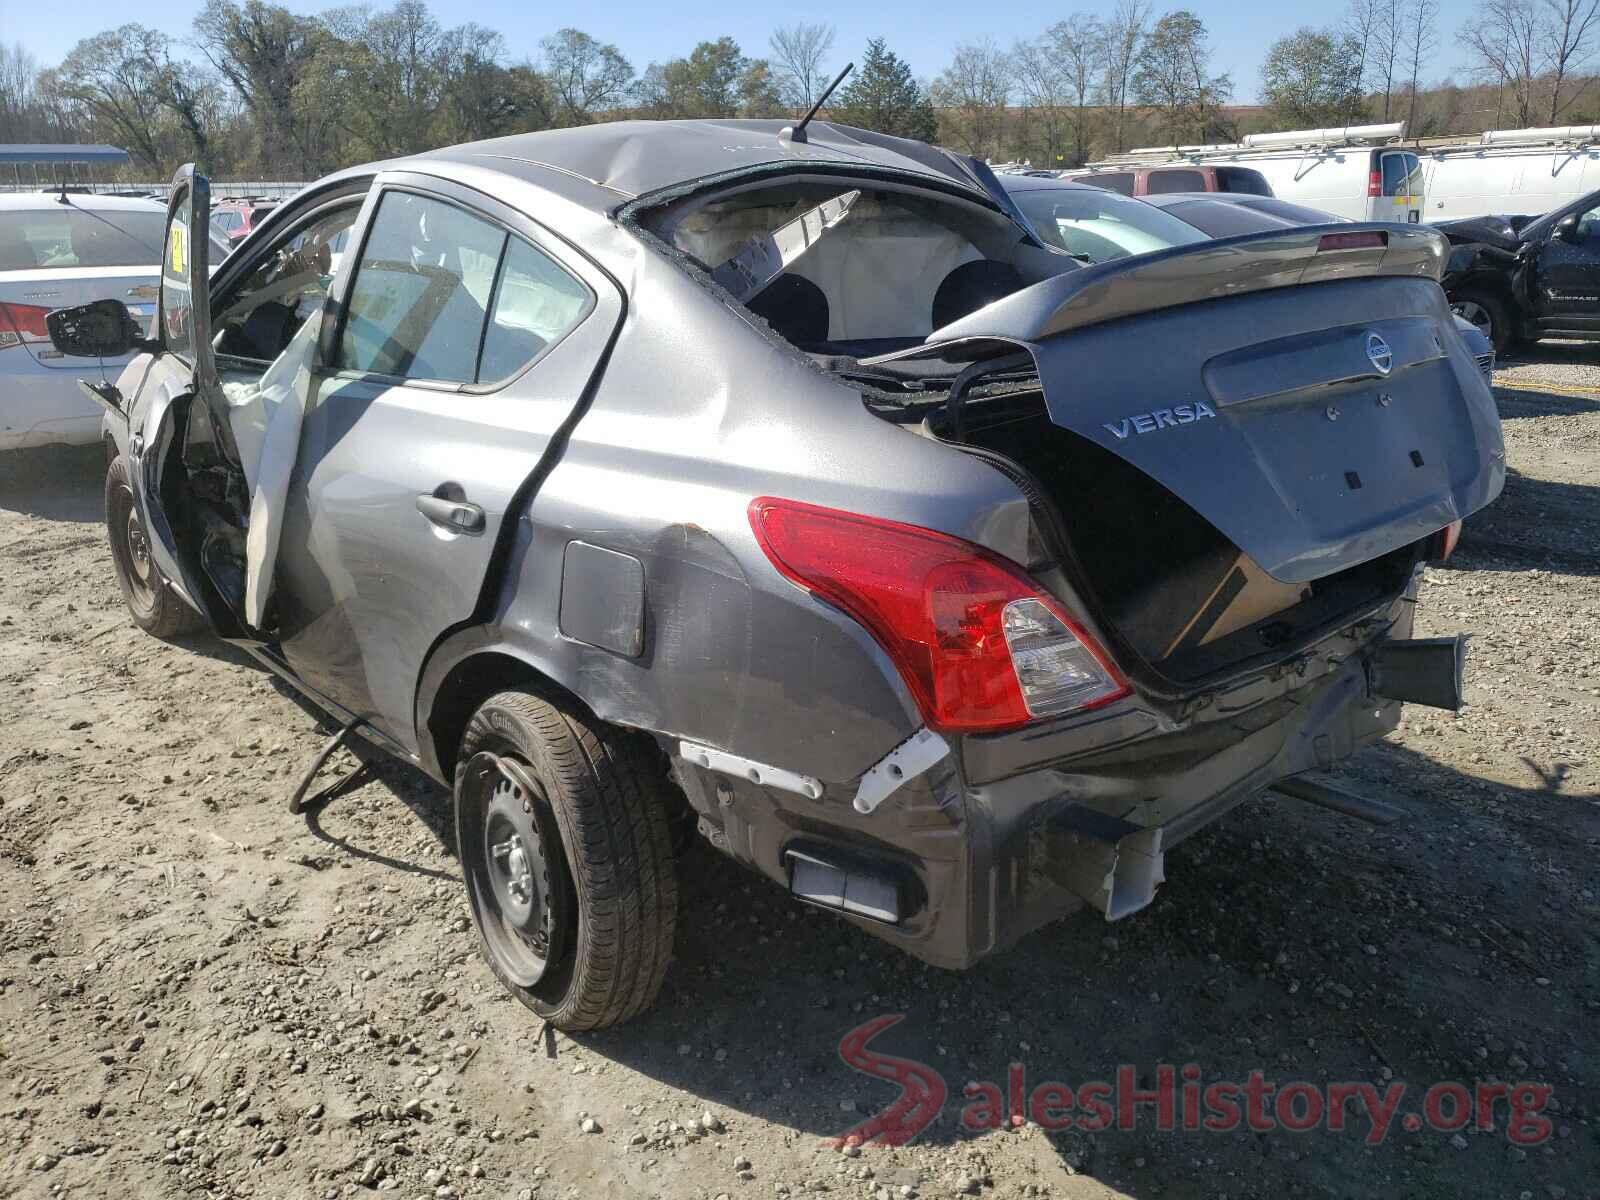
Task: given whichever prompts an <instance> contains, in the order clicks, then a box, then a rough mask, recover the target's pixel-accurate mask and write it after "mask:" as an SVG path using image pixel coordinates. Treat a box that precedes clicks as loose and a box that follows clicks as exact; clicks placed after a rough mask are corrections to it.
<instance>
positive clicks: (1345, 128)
mask: <svg viewBox="0 0 1600 1200" xmlns="http://www.w3.org/2000/svg"><path fill="white" fill-rule="evenodd" d="M1405 133H1406V123H1405V122H1404V121H1390V122H1387V123H1385V124H1382V125H1340V126H1334V127H1330V128H1327V129H1288V130H1283V131H1281V132H1275V133H1247V134H1245V136H1244V137H1243V138H1241V139H1240V140H1239V141H1237V142H1229V143H1222V144H1217V145H1208V146H1144V147H1141V148H1139V149H1137V150H1128V151H1125V152H1124V153H1122V154H1117V155H1111V156H1108V157H1106V158H1102V159H1100V160H1098V161H1097V162H1093V163H1090V164H1089V167H1090V169H1091V170H1093V169H1096V168H1103V167H1104V168H1109V167H1131V166H1149V165H1151V164H1152V163H1157V162H1176V161H1185V160H1187V161H1191V162H1192V161H1195V160H1198V159H1201V158H1208V157H1212V156H1214V155H1220V154H1227V155H1243V154H1250V153H1265V152H1267V151H1272V150H1312V149H1323V148H1332V147H1336V146H1373V145H1387V144H1389V143H1391V142H1398V141H1400V140H1401V139H1402V138H1404V137H1405Z"/></svg>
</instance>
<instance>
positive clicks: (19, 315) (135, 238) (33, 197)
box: [0, 192, 221, 451]
mask: <svg viewBox="0 0 1600 1200" xmlns="http://www.w3.org/2000/svg"><path fill="white" fill-rule="evenodd" d="M166 220H167V210H166V205H164V204H162V203H161V202H160V201H157V200H145V199H134V198H129V197H121V196H95V195H81V194H73V193H67V192H18V193H14V194H10V195H0V451H3V450H15V449H20V448H22V447H25V446H39V445H45V444H48V443H51V442H64V443H67V444H71V445H78V444H88V443H92V442H96V441H98V440H99V438H100V416H101V409H100V408H99V407H98V406H97V405H96V404H95V403H94V402H93V401H92V400H90V399H89V398H88V397H87V396H85V395H84V394H83V392H82V391H81V390H80V389H79V387H78V380H79V379H80V378H89V379H91V380H98V379H99V377H100V376H101V374H102V373H103V374H104V377H105V378H107V379H115V378H116V377H117V376H118V375H120V374H121V373H122V367H123V364H125V363H126V362H127V361H128V359H129V358H131V357H132V356H131V355H128V356H124V357H121V358H114V359H106V360H105V361H104V362H103V363H98V364H97V363H94V362H89V361H85V360H83V359H70V358H66V357H64V356H63V355H61V354H60V353H59V352H58V351H56V350H55V349H53V348H52V347H51V345H50V335H49V333H48V332H47V331H46V329H45V316H46V315H47V314H48V313H49V312H50V311H51V310H52V309H56V308H67V307H69V306H71V305H75V304H83V303H86V302H87V301H90V300H101V299H106V298H112V299H116V300H120V301H122V302H123V303H124V304H126V305H127V306H128V308H129V310H130V311H131V312H132V313H133V314H134V316H135V317H136V318H138V319H139V320H140V321H142V322H144V323H145V324H146V326H147V327H148V321H149V318H150V317H151V316H152V315H153V314H154V312H155V304H156V292H157V284H158V283H159V281H160V277H161V248H162V246H161V239H162V237H163V235H164V231H165V228H166ZM220 258H221V252H219V251H218V250H216V249H213V251H212V260H213V261H214V262H215V261H217V260H219V259H220Z"/></svg>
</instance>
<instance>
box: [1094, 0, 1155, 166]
mask: <svg viewBox="0 0 1600 1200" xmlns="http://www.w3.org/2000/svg"><path fill="white" fill-rule="evenodd" d="M1149 19H1150V3H1149V0H1117V7H1116V11H1114V12H1113V13H1112V14H1111V19H1110V21H1109V22H1108V23H1107V25H1106V30H1105V33H1106V56H1105V71H1106V81H1105V104H1106V107H1107V108H1109V109H1110V110H1111V144H1112V147H1113V148H1114V149H1115V150H1116V151H1117V152H1118V153H1121V152H1122V151H1123V150H1126V149H1127V144H1126V142H1125V138H1126V137H1127V112H1128V93H1129V90H1130V89H1131V88H1132V86H1133V72H1134V67H1135V65H1136V64H1137V63H1138V61H1139V51H1140V44H1141V42H1142V41H1143V40H1144V32H1145V23H1146V22H1147V21H1149Z"/></svg>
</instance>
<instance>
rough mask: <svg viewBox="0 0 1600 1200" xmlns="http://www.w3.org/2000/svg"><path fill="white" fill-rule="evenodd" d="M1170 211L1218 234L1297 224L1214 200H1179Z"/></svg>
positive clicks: (1194, 224)
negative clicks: (1183, 201)
mask: <svg viewBox="0 0 1600 1200" xmlns="http://www.w3.org/2000/svg"><path fill="white" fill-rule="evenodd" d="M1166 211H1167V212H1169V213H1171V214H1172V215H1173V216H1175V217H1179V218H1181V219H1182V220H1185V221H1187V222H1189V224H1191V225H1193V226H1194V227H1195V228H1197V229H1200V230H1202V231H1203V232H1205V233H1208V234H1210V235H1211V236H1212V237H1214V238H1227V237H1240V236H1242V235H1244V234H1247V233H1265V232H1266V231H1268V230H1270V229H1283V228H1286V227H1289V226H1292V225H1294V224H1297V222H1292V221H1285V220H1283V219H1282V218H1279V217H1274V216H1270V215H1268V214H1267V213H1262V212H1256V211H1254V210H1252V209H1249V208H1245V207H1244V206H1243V205H1241V204H1219V203H1217V202H1216V201H1213V200H1194V201H1186V202H1185V203H1183V204H1175V205H1173V206H1172V207H1170V208H1168V209H1167V210H1166Z"/></svg>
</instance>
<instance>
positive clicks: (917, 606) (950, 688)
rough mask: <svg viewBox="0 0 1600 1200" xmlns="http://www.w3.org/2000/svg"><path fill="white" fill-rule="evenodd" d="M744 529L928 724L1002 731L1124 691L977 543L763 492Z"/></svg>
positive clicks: (1031, 588)
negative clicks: (855, 629)
mask: <svg viewBox="0 0 1600 1200" xmlns="http://www.w3.org/2000/svg"><path fill="white" fill-rule="evenodd" d="M750 525H751V528H752V529H754V531H755V535H756V540H757V541H758V542H760V544H761V548H762V550H763V551H764V552H765V553H766V555H767V558H768V559H770V560H771V562H772V565H773V566H775V567H776V568H777V569H778V570H779V571H780V572H782V573H783V574H784V575H785V576H786V577H787V578H788V579H790V580H791V581H793V582H794V583H796V584H798V585H799V586H801V587H803V588H805V589H806V590H807V591H809V592H811V593H812V594H813V595H815V596H817V597H818V598H819V599H822V600H826V601H828V602H829V603H831V604H834V605H837V606H838V607H839V608H841V609H843V610H844V611H845V612H847V613H849V614H850V616H852V617H853V618H855V620H857V621H859V622H860V623H861V624H862V625H863V626H865V627H866V629H867V631H868V632H870V633H871V634H872V635H873V637H874V638H876V639H877V641H878V644H879V645H881V646H882V647H883V648H884V651H885V652H886V653H887V654H888V655H889V658H890V659H891V660H892V661H893V662H894V664H895V667H896V668H897V669H898V670H899V672H900V676H901V678H902V679H904V680H905V683H906V687H907V688H908V689H909V690H910V692H911V695H912V697H913V698H914V699H915V700H916V702H917V707H918V708H919V709H920V710H921V712H922V717H923V720H924V721H926V722H927V724H928V726H929V727H930V728H932V729H935V730H938V731H940V732H944V733H949V732H962V733H975V732H980V733H981V732H993V731H996V730H1001V729H1009V728H1013V727H1015V726H1018V725H1023V724H1026V723H1027V722H1028V721H1031V720H1033V719H1034V718H1036V717H1044V716H1056V715H1059V714H1061V713H1065V712H1072V711H1078V710H1083V709H1090V708H1098V707H1099V706H1101V705H1104V704H1109V703H1111V702H1112V701H1113V700H1118V699H1121V698H1122V697H1123V696H1126V695H1127V694H1128V692H1129V688H1128V684H1127V681H1126V680H1125V679H1123V677H1122V675H1121V673H1120V672H1118V670H1117V669H1116V667H1115V666H1114V665H1113V664H1112V662H1111V660H1110V659H1109V658H1108V657H1107V655H1106V653H1105V651H1104V650H1102V649H1101V648H1100V647H1099V646H1098V645H1097V644H1096V643H1095V641H1094V639H1093V638H1092V637H1090V636H1089V634H1088V633H1087V632H1086V631H1085V630H1084V629H1083V628H1082V627H1081V626H1080V625H1078V623H1077V622H1076V621H1074V620H1073V619H1072V618H1071V617H1069V616H1068V615H1067V614H1066V613H1065V612H1063V611H1062V610H1061V608H1060V606H1059V605H1058V604H1057V603H1056V601H1055V600H1054V599H1053V598H1051V597H1050V596H1049V595H1048V594H1046V593H1045V591H1044V589H1043V588H1041V587H1040V586H1039V585H1038V584H1037V583H1035V582H1034V581H1033V580H1031V579H1029V578H1028V577H1027V575H1025V574H1024V573H1023V572H1022V570H1021V569H1020V568H1018V567H1017V566H1016V565H1015V564H1014V563H1011V562H1009V561H1007V560H1006V559H1004V558H1001V557H1000V556H999V555H997V554H992V553H990V552H989V551H987V550H985V549H983V548H982V547H980V546H975V545H973V544H972V543H970V542H965V541H962V540H961V539H960V538H955V537H951V536H950V535H948V534H944V533H938V532H936V531H934V530H931V529H923V528H920V527H919V526H915V525H904V524H901V523H899V522H897V521H884V520H880V519H878V518H876V517H865V516H860V515H858V514H855V513H848V512H841V511H839V510H838V509H832V508H821V507H818V506H817V505H814V504H802V503H800V502H799V501H795V500H779V499H774V498H772V497H768V496H763V497H759V498H757V499H756V500H754V501H752V502H751V504H750Z"/></svg>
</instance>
